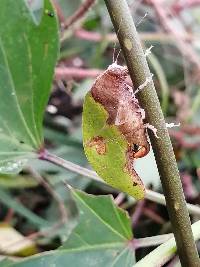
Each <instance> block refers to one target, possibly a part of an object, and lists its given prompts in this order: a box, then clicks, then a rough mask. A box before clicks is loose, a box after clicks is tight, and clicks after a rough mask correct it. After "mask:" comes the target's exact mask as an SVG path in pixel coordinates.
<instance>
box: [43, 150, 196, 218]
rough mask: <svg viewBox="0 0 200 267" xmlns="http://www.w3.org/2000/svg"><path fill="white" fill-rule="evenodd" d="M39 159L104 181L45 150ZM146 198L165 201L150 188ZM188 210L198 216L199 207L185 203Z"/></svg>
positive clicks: (161, 202) (163, 202) (162, 196)
mask: <svg viewBox="0 0 200 267" xmlns="http://www.w3.org/2000/svg"><path fill="white" fill-rule="evenodd" d="M38 157H39V159H41V160H45V161H48V162H51V163H53V164H55V165H57V166H59V167H62V168H64V169H66V170H70V171H72V172H75V173H78V174H80V175H83V176H85V177H89V178H91V179H92V180H94V181H98V182H101V183H105V182H104V181H103V180H102V179H101V178H100V177H99V176H98V175H97V174H96V172H94V171H92V170H89V169H86V168H84V167H81V166H79V165H77V164H74V163H72V162H70V161H67V160H64V159H62V158H59V157H58V156H56V155H54V154H51V153H49V152H48V151H47V150H44V151H41V152H40V154H39V155H38ZM145 198H146V199H148V200H150V201H153V202H156V203H159V204H161V205H166V202H165V197H164V195H162V194H160V193H157V192H154V191H152V190H148V189H147V190H146V196H145ZM187 208H188V211H189V212H190V214H193V215H197V216H200V207H198V206H195V205H192V204H187Z"/></svg>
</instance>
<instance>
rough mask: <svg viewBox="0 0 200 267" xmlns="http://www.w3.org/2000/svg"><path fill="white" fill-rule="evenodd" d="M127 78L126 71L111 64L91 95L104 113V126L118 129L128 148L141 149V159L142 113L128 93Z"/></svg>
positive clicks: (144, 144)
mask: <svg viewBox="0 0 200 267" xmlns="http://www.w3.org/2000/svg"><path fill="white" fill-rule="evenodd" d="M127 76H128V71H127V68H126V67H122V66H119V65H117V64H115V63H114V64H112V65H111V66H109V68H108V69H107V70H106V71H105V72H104V73H103V74H102V75H100V76H99V77H98V78H97V80H96V82H95V83H94V85H93V87H92V89H91V94H92V96H93V98H94V99H95V100H96V101H97V102H99V103H101V104H102V105H103V106H104V107H105V109H106V110H107V112H108V114H109V118H108V121H107V122H108V124H115V125H116V126H117V127H118V128H119V130H120V131H121V133H122V134H123V135H124V136H125V138H126V140H127V141H128V144H129V145H130V147H131V148H132V147H133V145H134V144H137V145H138V147H139V148H140V147H143V153H141V156H140V157H143V156H145V155H146V154H147V153H148V152H149V144H148V142H147V136H146V128H145V126H144V123H143V118H142V111H143V110H142V109H141V108H140V106H139V103H138V100H137V99H136V98H135V96H134V95H133V93H132V89H131V88H130V87H129V86H128V85H127V84H126V83H125V79H126V78H127ZM133 152H134V150H133ZM135 152H137V151H135ZM138 155H139V154H138ZM137 157H138V156H137Z"/></svg>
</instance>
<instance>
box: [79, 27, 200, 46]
mask: <svg viewBox="0 0 200 267" xmlns="http://www.w3.org/2000/svg"><path fill="white" fill-rule="evenodd" d="M74 35H75V36H76V37H77V38H79V39H82V40H87V41H92V42H100V41H102V40H106V41H108V42H116V41H118V40H117V36H116V34H115V33H108V34H101V33H99V32H94V31H87V30H84V29H78V30H75V31H74ZM181 38H182V39H183V40H184V41H186V42H189V41H194V40H195V39H198V36H194V35H191V34H188V33H185V34H181ZM140 39H141V40H142V41H161V42H167V43H171V42H173V43H174V41H176V40H175V39H174V36H173V34H166V33H162V32H153V33H152V32H144V33H140Z"/></svg>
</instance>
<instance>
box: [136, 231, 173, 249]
mask: <svg viewBox="0 0 200 267" xmlns="http://www.w3.org/2000/svg"><path fill="white" fill-rule="evenodd" d="M172 237H173V234H165V235H157V236H151V237H150V236H149V237H145V238H134V239H133V240H132V244H133V247H134V249H138V248H145V247H150V246H156V245H160V244H162V243H164V242H166V241H168V240H169V239H170V238H172Z"/></svg>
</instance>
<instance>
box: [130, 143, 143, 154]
mask: <svg viewBox="0 0 200 267" xmlns="http://www.w3.org/2000/svg"><path fill="white" fill-rule="evenodd" d="M141 148H142V147H141V146H139V145H137V144H133V145H132V150H133V152H138V151H139V150H140V149H141Z"/></svg>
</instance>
